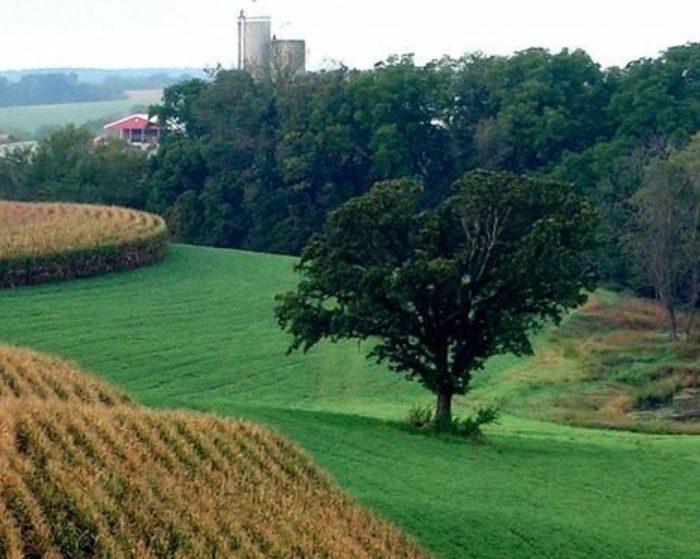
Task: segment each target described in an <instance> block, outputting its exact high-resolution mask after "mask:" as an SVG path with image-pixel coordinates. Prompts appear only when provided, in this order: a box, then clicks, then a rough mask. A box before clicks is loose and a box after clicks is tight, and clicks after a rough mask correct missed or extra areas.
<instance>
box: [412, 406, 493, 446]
mask: <svg viewBox="0 0 700 559" xmlns="http://www.w3.org/2000/svg"><path fill="white" fill-rule="evenodd" d="M500 416H501V413H500V410H499V409H498V408H497V407H495V406H487V407H484V408H479V409H478V410H476V413H474V414H473V415H470V416H469V417H465V418H464V419H460V418H459V417H455V418H453V419H452V424H451V425H449V426H448V427H447V428H444V427H442V426H438V425H437V423H436V417H435V410H434V408H433V406H431V405H427V406H413V407H412V408H411V409H410V410H409V412H408V416H407V418H406V425H408V426H409V427H411V428H414V429H420V430H431V431H436V432H443V433H444V432H447V433H451V434H453V435H457V436H459V437H464V438H469V439H473V438H479V437H481V436H482V435H483V433H482V431H481V428H482V427H483V426H484V425H490V424H493V423H497V422H498V420H499V418H500Z"/></svg>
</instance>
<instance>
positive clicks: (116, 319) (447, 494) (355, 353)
mask: <svg viewBox="0 0 700 559" xmlns="http://www.w3.org/2000/svg"><path fill="white" fill-rule="evenodd" d="M292 266H293V260H292V259H289V258H285V257H277V256H269V255H261V254H250V253H242V252H237V251H227V250H217V249H208V248H194V247H185V246H175V247H172V248H171V250H170V254H169V256H168V257H167V258H166V260H165V261H164V262H163V263H161V264H158V265H156V266H154V267H151V268H144V269H140V270H136V271H133V272H128V273H123V274H116V275H111V276H105V277H101V278H96V279H90V280H79V281H76V282H73V283H69V284H56V285H45V286H39V287H32V288H21V289H17V290H13V291H4V292H0V309H2V313H3V320H2V321H1V322H0V339H1V340H3V341H6V342H10V343H16V344H22V345H27V346H31V347H33V348H37V349H40V350H42V351H49V352H52V353H57V354H59V355H61V356H64V357H68V358H71V359H74V360H75V361H77V362H78V363H79V364H80V366H82V367H85V368H88V369H89V370H92V371H94V372H96V373H98V374H99V375H100V376H102V377H103V378H104V379H106V380H108V381H109V382H110V383H112V384H114V385H117V386H119V387H121V388H122V389H124V390H125V391H126V392H127V393H128V394H129V395H130V396H131V397H133V398H134V399H136V400H138V401H139V402H141V403H143V404H147V405H149V406H152V407H155V408H189V409H194V410H201V411H210V412H215V413H217V414H219V415H223V416H229V417H242V418H245V419H247V420H254V421H259V422H264V423H266V424H268V425H271V426H273V427H275V428H276V429H278V430H279V431H280V432H282V433H283V434H284V435H287V436H289V437H291V438H293V439H294V440H295V441H297V442H298V443H300V444H301V445H302V446H303V447H304V448H305V449H306V450H307V451H308V452H310V453H311V455H312V456H313V458H314V460H315V462H316V463H317V464H319V465H320V466H321V467H322V468H324V469H325V470H327V471H328V472H329V473H330V474H331V476H332V477H333V478H334V479H335V480H337V481H338V482H339V483H340V485H341V486H342V487H343V488H344V489H346V490H348V491H349V492H350V493H351V494H352V495H353V496H354V497H356V498H357V499H359V501H360V503H362V504H364V505H367V506H369V507H371V508H372V509H373V510H375V511H377V512H379V513H380V514H382V515H384V516H386V517H388V518H389V519H391V520H393V521H394V522H395V523H396V524H398V525H399V526H401V527H403V528H404V529H405V530H407V531H408V532H409V533H410V534H412V535H414V536H416V537H417V538H418V539H419V540H420V541H421V542H422V543H423V544H425V545H426V546H428V547H429V548H430V549H431V550H432V551H434V552H435V553H436V554H437V555H438V556H441V557H445V558H462V557H479V558H510V557H524V558H528V557H532V558H535V557H537V558H541V557H557V558H558V557H567V558H569V557H570V558H584V557H586V558H594V557H595V558H604V557H610V558H630V559H631V558H649V559H651V558H654V559H656V558H658V557H670V558H678V559H684V558H687V559H691V558H695V557H697V556H698V555H700V543H698V541H697V538H696V529H697V526H698V525H700V491H697V490H695V489H694V487H695V485H696V482H697V478H698V475H700V458H699V457H700V439H697V438H693V437H683V436H657V435H638V434H631V433H627V432H610V431H602V430H589V429H581V428H574V427H568V426H564V425H557V424H552V423H546V422H541V421H535V420H532V419H524V418H522V417H515V416H512V415H509V416H506V417H505V419H504V420H503V422H502V424H501V425H500V426H496V427H493V428H490V429H489V430H488V433H487V434H488V442H487V443H486V444H476V443H466V442H464V441H462V440H457V439H453V438H451V437H431V436H426V435H421V434H416V433H413V432H410V431H407V430H404V429H402V428H401V426H400V425H399V424H398V420H400V419H401V418H402V417H403V416H404V415H405V414H406V412H407V410H408V408H409V407H410V406H411V405H412V404H415V403H420V404H422V403H426V402H429V401H431V397H430V396H429V395H427V394H426V393H424V392H423V391H422V390H421V389H420V388H419V387H418V386H416V385H414V384H411V383H409V382H407V381H405V380H403V379H402V378H401V377H399V376H398V375H395V374H393V373H390V372H388V371H387V370H386V369H385V368H383V367H379V366H374V365H370V364H368V363H367V362H366V361H365V359H364V355H363V352H362V349H361V348H358V347H357V346H356V345H354V344H339V345H332V344H323V345H322V346H321V347H319V348H317V349H316V350H314V351H312V352H311V353H309V354H308V355H293V356H291V357H285V349H286V347H287V343H288V340H287V339H286V337H285V336H284V335H283V334H282V333H281V332H280V331H279V330H278V328H277V326H276V324H275V322H274V318H273V315H272V308H273V305H274V302H273V297H274V294H275V293H278V292H280V291H284V290H286V289H289V288H291V287H292V286H293V285H294V283H295V277H294V274H293V272H292ZM526 364H527V362H526V361H525V360H517V359H513V358H502V359H498V360H495V361H494V362H493V363H492V364H491V365H490V366H489V367H488V370H487V371H485V373H484V376H483V378H484V379H485V381H484V384H485V386H484V385H482V386H480V387H479V391H480V393H481V394H482V395H484V394H487V393H488V389H489V386H495V387H497V386H498V382H499V378H502V377H501V375H502V374H506V373H508V372H509V371H511V370H513V369H514V368H518V367H522V366H525V365H526ZM538 366H546V365H542V364H541V363H539V364H538ZM533 376H536V374H534V373H533ZM486 381H488V382H490V383H492V384H490V385H489V384H488V382H486ZM536 382H537V380H536V378H535V379H534V380H533V383H535V384H536ZM531 386H532V384H531ZM517 394H518V392H515V396H512V395H511V396H512V397H517ZM477 395H478V393H477ZM533 405H537V401H535V404H533ZM516 407H517V406H516ZM464 410H465V408H464V402H462V403H461V404H460V405H459V406H458V413H464Z"/></svg>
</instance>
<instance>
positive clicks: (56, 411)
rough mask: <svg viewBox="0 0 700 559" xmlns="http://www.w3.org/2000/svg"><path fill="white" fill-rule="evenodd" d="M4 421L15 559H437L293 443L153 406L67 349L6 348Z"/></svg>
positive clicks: (1, 537) (1, 480) (0, 405)
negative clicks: (54, 354)
mask: <svg viewBox="0 0 700 559" xmlns="http://www.w3.org/2000/svg"><path fill="white" fill-rule="evenodd" d="M0 424H2V427H3V428H2V430H1V431H0V464H1V465H2V468H1V469H0V556H2V557H3V558H8V559H20V558H22V557H27V558H30V557H70V558H71V559H80V558H85V559H88V558H93V557H111V558H113V559H119V558H127V557H136V556H137V557H140V558H144V559H146V558H156V557H183V558H184V557H187V558H192V559H197V558H211V557H246V558H260V559H263V558H265V557H290V556H295V557H333V556H335V557H337V556H341V555H342V556H343V557H353V558H357V559H369V558H371V557H396V558H397V559H398V558H406V559H418V558H421V557H426V559H427V554H426V553H425V552H424V551H423V550H421V549H420V548H419V547H418V546H417V545H416V544H415V542H414V541H411V540H409V539H408V538H406V536H405V535H403V534H401V533H400V532H399V531H398V530H396V529H395V528H394V527H392V526H389V525H387V524H386V522H384V521H382V520H379V519H377V518H376V517H375V516H373V515H369V514H367V512H366V511H364V510H362V509H360V508H359V507H358V506H357V505H356V504H355V503H353V502H352V501H351V500H350V499H348V498H347V496H345V495H343V494H342V493H341V492H340V491H339V490H338V488H337V486H335V484H333V483H332V482H330V480H329V479H328V478H327V476H326V475H324V474H323V473H321V472H319V471H318V469H317V468H316V466H315V465H314V464H313V463H312V462H311V460H310V458H309V457H308V456H306V455H304V454H303V453H300V452H299V450H298V448H297V447H296V446H295V445H293V444H291V443H289V441H288V440H286V439H284V438H282V437H280V436H278V435H275V434H271V433H270V432H269V431H268V430H266V429H264V428H261V427H258V426H254V425H251V424H249V423H242V422H233V421H226V420H222V419H219V418H215V417H211V416H206V415H201V414H193V413H184V412H179V413H174V412H154V411H150V410H146V409H145V408H143V407H140V406H137V405H135V404H133V403H132V402H131V401H129V399H128V398H126V397H125V396H124V395H123V394H121V393H119V391H118V390H116V389H113V388H111V387H107V386H104V384H103V383H102V382H99V381H97V379H94V378H93V377H91V376H90V375H88V374H87V373H84V372H82V371H79V370H76V369H75V368H73V367H72V366H71V365H70V364H68V363H63V362H61V361H60V360H56V359H55V358H51V357H45V356H41V355H37V354H35V353H33V352H25V351H22V350H17V349H14V348H8V347H4V346H0ZM232 504H235V505H234V506H232Z"/></svg>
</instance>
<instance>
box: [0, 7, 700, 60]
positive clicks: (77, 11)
mask: <svg viewBox="0 0 700 559" xmlns="http://www.w3.org/2000/svg"><path fill="white" fill-rule="evenodd" d="M241 9H246V10H248V12H249V13H252V12H257V13H259V14H266V15H270V16H272V18H273V31H275V32H276V33H277V34H278V36H280V37H282V38H290V39H295V38H303V39H306V41H307V48H308V56H309V67H310V68H311V69H318V68H320V67H324V66H327V65H329V64H330V62H331V61H338V62H343V63H344V64H346V65H348V66H350V67H358V68H368V67H371V66H372V65H373V64H374V63H375V62H377V61H380V60H383V59H385V58H386V57H388V56H389V55H391V54H405V53H414V54H415V55H416V59H417V60H418V61H419V62H425V61H428V60H432V59H434V58H439V57H440V56H442V55H444V54H449V55H452V56H460V55H462V54H464V53H465V52H474V51H481V52H484V53H487V54H510V53H512V52H515V51H518V50H522V49H525V48H528V47H532V46H540V47H545V48H549V49H550V50H555V51H556V50H559V49H561V48H564V47H568V48H583V49H585V50H586V51H588V52H589V53H590V54H591V56H592V57H593V59H594V60H596V61H597V62H599V63H600V64H601V65H603V66H612V65H617V66H623V65H625V64H627V63H628V62H629V61H631V60H635V59H637V58H641V57H645V56H656V55H657V54H658V53H659V51H661V50H663V49H665V48H667V47H669V46H672V45H678V44H683V43H687V42H700V1H698V0H663V1H662V0H651V1H650V0H586V1H581V0H576V1H570V0H558V1H557V0H527V1H525V0H479V1H472V0H431V1H430V2H417V1H413V2H411V1H410V0H409V1H406V0H352V1H340V0H325V1H322V0H258V1H257V2H255V3H253V2H251V0H0V70H10V69H27V68H59V67H75V68H78V67H91V68H149V67H150V68H152V67H193V68H205V67H213V66H216V65H217V64H221V65H223V66H224V67H232V66H233V64H234V61H235V60H236V58H237V54H236V52H237V51H236V48H237V42H236V18H237V16H238V13H239V12H240V10H241Z"/></svg>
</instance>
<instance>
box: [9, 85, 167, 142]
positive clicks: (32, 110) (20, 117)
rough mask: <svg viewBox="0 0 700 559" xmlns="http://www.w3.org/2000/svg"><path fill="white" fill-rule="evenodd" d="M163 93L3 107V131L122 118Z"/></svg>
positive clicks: (132, 94) (138, 92)
mask: <svg viewBox="0 0 700 559" xmlns="http://www.w3.org/2000/svg"><path fill="white" fill-rule="evenodd" d="M161 93H162V92H161V91H160V90H144V91H131V92H128V98H127V99H119V100H116V101H97V102H92V103H64V104H59V105H33V106H23V107H2V108H0V129H8V130H17V131H21V132H26V133H28V134H32V135H33V134H35V133H36V132H37V130H38V129H39V128H41V127H42V126H65V125H66V124H75V125H78V126H79V125H81V124H85V123H87V122H90V121H93V120H101V119H111V118H115V119H117V118H121V117H123V116H126V115H128V114H129V113H131V112H132V109H133V108H134V106H135V105H152V104H154V103H157V102H158V101H159V100H160V97H161Z"/></svg>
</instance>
